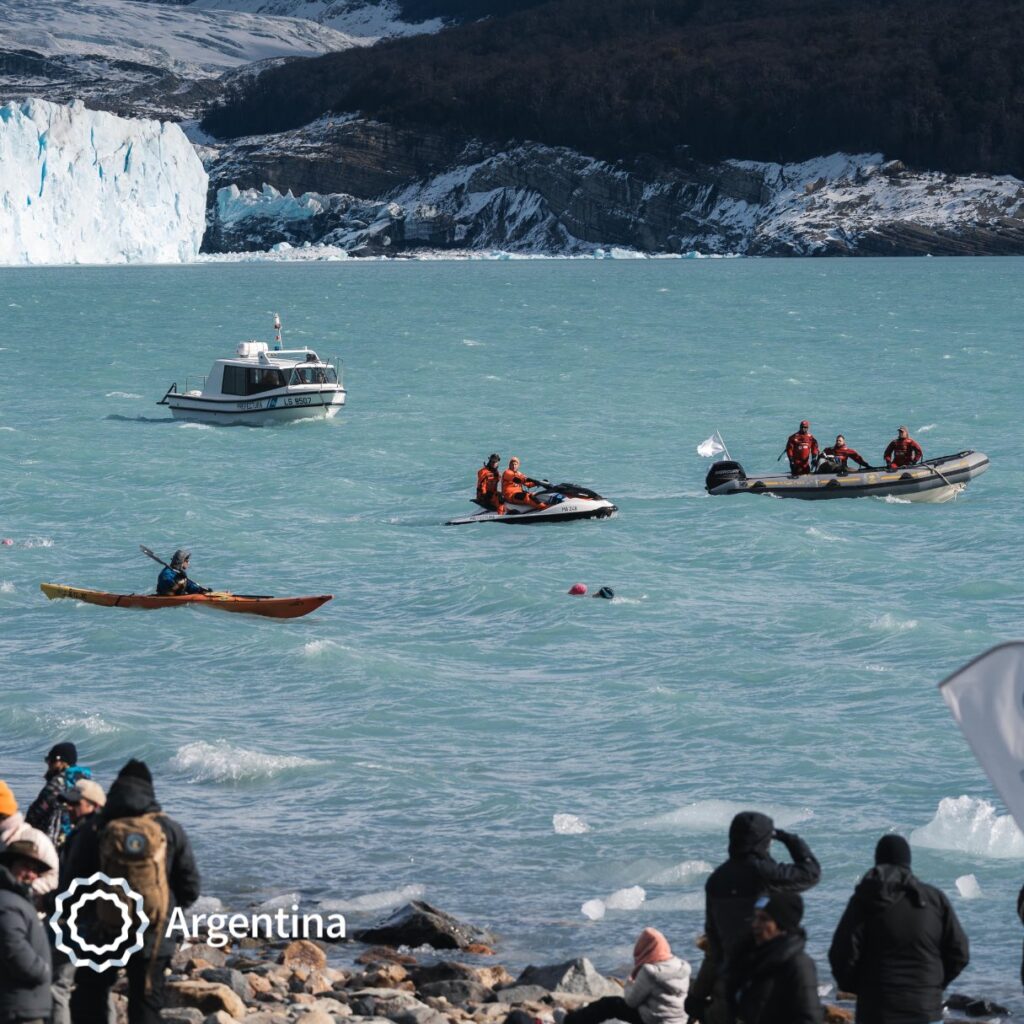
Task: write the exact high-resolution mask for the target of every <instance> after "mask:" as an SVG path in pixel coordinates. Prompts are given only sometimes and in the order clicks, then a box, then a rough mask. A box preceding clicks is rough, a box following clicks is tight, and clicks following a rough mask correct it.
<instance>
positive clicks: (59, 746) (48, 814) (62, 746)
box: [25, 740, 92, 850]
mask: <svg viewBox="0 0 1024 1024" xmlns="http://www.w3.org/2000/svg"><path fill="white" fill-rule="evenodd" d="M45 761H46V776H45V778H46V783H45V785H44V786H43V788H42V789H41V790H40V791H39V796H37V797H36V798H35V800H33V801H32V804H31V805H30V807H29V809H28V810H27V811H26V812H25V820H26V821H27V822H28V823H29V824H30V825H31V826H32V827H33V828H37V829H39V831H40V832H43V833H44V834H45V835H47V836H48V837H49V839H50V841H51V842H52V843H53V845H54V846H55V847H56V848H57V849H58V850H59V849H60V848H61V846H63V845H64V841H65V840H66V839H67V837H68V836H69V835H70V834H71V815H70V813H69V811H68V806H67V804H65V803H64V800H63V797H64V794H65V793H67V791H68V790H69V789H70V788H71V787H72V786H73V785H74V784H75V783H76V782H77V781H78V780H79V779H90V778H92V772H91V771H90V770H89V769H88V768H83V767H82V766H81V765H79V763H78V748H77V747H76V746H75V745H74V743H71V742H69V741H67V740H65V741H64V742H63V743H55V744H54V745H53V746H52V747H51V748H50V752H49V753H48V754H47V755H46V758H45Z"/></svg>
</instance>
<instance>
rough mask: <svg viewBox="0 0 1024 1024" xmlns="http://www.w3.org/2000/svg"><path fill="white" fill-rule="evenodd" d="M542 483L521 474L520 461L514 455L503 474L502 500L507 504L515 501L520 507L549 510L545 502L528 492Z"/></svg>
mask: <svg viewBox="0 0 1024 1024" xmlns="http://www.w3.org/2000/svg"><path fill="white" fill-rule="evenodd" d="M540 483H541V481H540V480H531V479H530V478H529V477H528V476H524V475H523V474H522V473H520V472H519V459H517V458H516V457H515V456H514V455H513V456H512V458H511V459H509V460H508V469H506V470H505V472H504V473H502V474H501V499H502V501H504V502H505V503H506V504H507V503H508V502H510V501H514V502H517V503H518V504H520V505H529V506H530V507H531V508H536V509H540V508H547V505H545V504H544V502H543V501H539V500H538V499H537V498H535V497H534V496H533V495H532V494H530V492H529V491H527V490H526V488H527V487H537V486H539V485H540Z"/></svg>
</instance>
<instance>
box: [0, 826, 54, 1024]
mask: <svg viewBox="0 0 1024 1024" xmlns="http://www.w3.org/2000/svg"><path fill="white" fill-rule="evenodd" d="M43 838H45V836H44V837H43ZM49 869H50V866H49V863H48V862H47V860H46V859H44V857H43V850H42V848H41V846H40V845H39V843H38V842H37V841H36V840H33V839H16V840H15V841H14V842H12V843H11V844H10V845H9V846H7V847H6V848H5V849H4V851H3V852H2V853H0V1021H19V1022H23V1024H44V1022H46V1021H49V1019H50V1003H51V997H50V944H49V942H48V941H47V938H46V933H45V931H44V930H43V923H42V921H41V920H40V919H39V914H38V912H37V911H36V908H35V904H34V903H33V902H32V890H31V886H32V883H33V882H35V881H36V880H37V879H38V878H39V876H40V875H43V874H45V873H46V872H47V871H48V870H49Z"/></svg>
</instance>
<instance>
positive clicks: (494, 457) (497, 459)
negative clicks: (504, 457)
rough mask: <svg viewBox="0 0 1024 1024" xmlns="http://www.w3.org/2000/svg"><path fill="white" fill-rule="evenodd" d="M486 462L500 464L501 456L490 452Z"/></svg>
mask: <svg viewBox="0 0 1024 1024" xmlns="http://www.w3.org/2000/svg"><path fill="white" fill-rule="evenodd" d="M487 461H488V462H501V456H500V455H499V454H498V453H497V452H491V454H490V455H489V456H488V457H487Z"/></svg>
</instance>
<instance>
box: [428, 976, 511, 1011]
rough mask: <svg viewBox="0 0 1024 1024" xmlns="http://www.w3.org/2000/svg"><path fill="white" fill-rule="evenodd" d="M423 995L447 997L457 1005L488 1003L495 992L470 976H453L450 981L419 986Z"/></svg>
mask: <svg viewBox="0 0 1024 1024" xmlns="http://www.w3.org/2000/svg"><path fill="white" fill-rule="evenodd" d="M418 991H419V994H420V995H421V996H436V997H437V998H438V999H447V1000H448V1002H449V1003H453V1004H454V1005H455V1006H462V1005H463V1004H464V1003H486V1002H489V1001H490V1000H491V998H492V997H493V996H494V992H493V991H492V990H491V989H489V988H488V987H487V986H486V985H481V984H480V982H479V981H471V980H470V979H468V978H453V979H450V980H448V981H431V982H427V983H426V984H425V985H420V986H419V989H418Z"/></svg>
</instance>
